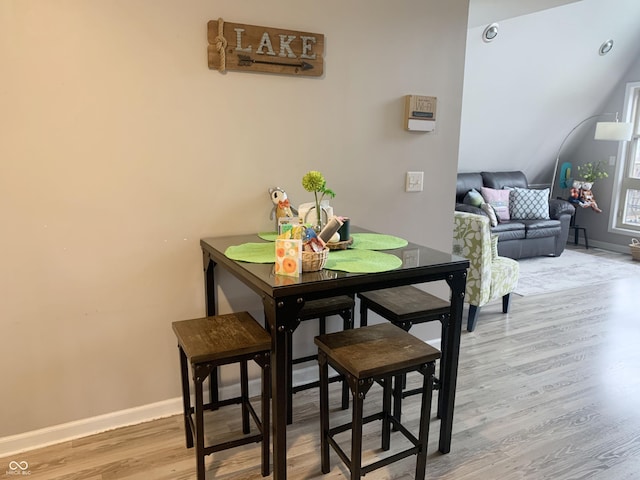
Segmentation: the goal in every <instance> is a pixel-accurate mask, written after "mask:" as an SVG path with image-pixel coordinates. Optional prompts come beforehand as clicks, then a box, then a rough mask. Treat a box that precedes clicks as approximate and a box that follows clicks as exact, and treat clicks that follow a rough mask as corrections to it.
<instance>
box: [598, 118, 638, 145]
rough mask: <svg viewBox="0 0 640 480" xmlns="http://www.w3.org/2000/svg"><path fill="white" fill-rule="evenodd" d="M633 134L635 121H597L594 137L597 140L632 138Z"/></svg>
mask: <svg viewBox="0 0 640 480" xmlns="http://www.w3.org/2000/svg"><path fill="white" fill-rule="evenodd" d="M632 136H633V123H625V122H598V123H596V133H595V135H594V137H593V138H595V139H596V140H617V141H622V140H631V137H632Z"/></svg>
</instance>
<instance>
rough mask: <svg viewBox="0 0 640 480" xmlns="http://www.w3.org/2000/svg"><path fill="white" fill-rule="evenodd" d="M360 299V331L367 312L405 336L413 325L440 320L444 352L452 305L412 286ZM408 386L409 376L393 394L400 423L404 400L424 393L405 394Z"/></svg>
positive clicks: (367, 294) (442, 369)
mask: <svg viewBox="0 0 640 480" xmlns="http://www.w3.org/2000/svg"><path fill="white" fill-rule="evenodd" d="M358 298H359V299H360V326H361V327H363V326H366V325H367V311H368V310H371V311H372V312H375V313H377V314H378V315H380V316H381V317H382V318H384V319H385V320H387V321H389V322H391V323H392V324H394V325H395V326H397V327H400V328H402V329H403V330H404V331H405V332H408V331H409V330H410V329H411V327H412V326H413V325H416V324H418V323H425V322H433V321H436V320H438V321H440V323H441V324H442V326H441V334H440V338H441V345H442V346H443V349H444V346H445V345H446V344H447V330H448V329H447V326H448V324H449V315H450V310H449V309H450V304H449V302H446V301H444V300H442V299H440V298H438V297H435V296H433V295H431V294H429V293H427V292H425V291H424V290H420V289H419V288H416V287H413V286H411V285H407V286H403V287H394V288H385V289H382V290H374V291H371V292H364V293H359V294H358ZM443 352H444V350H443ZM443 356H444V355H443ZM443 363H444V362H443V360H442V359H440V375H441V376H442V372H445V371H446V370H445V365H443ZM405 384H406V376H405V375H402V376H401V377H399V378H398V379H397V381H396V385H395V388H394V393H393V397H394V405H393V414H394V416H395V417H396V419H397V420H398V421H399V420H400V419H401V415H402V399H403V398H406V397H408V396H410V395H417V394H419V393H422V389H421V388H416V389H413V390H405ZM434 388H435V389H436V390H437V389H439V388H440V380H439V379H436V381H435V387H434ZM438 400H439V401H438V416H440V414H441V412H442V407H441V404H440V398H439V399H438Z"/></svg>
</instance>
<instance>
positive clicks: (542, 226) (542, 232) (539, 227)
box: [520, 220, 562, 238]
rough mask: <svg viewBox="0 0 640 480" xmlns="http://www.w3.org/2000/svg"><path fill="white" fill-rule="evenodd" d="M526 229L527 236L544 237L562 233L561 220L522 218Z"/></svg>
mask: <svg viewBox="0 0 640 480" xmlns="http://www.w3.org/2000/svg"><path fill="white" fill-rule="evenodd" d="M520 222H521V223H522V224H524V227H525V229H526V237H527V238H544V237H554V236H556V235H560V231H561V229H562V226H561V224H560V220H520Z"/></svg>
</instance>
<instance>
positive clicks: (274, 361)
mask: <svg viewBox="0 0 640 480" xmlns="http://www.w3.org/2000/svg"><path fill="white" fill-rule="evenodd" d="M262 304H263V306H264V316H265V321H266V322H267V324H268V325H269V328H270V331H271V412H272V430H273V480H284V479H286V478H287V404H288V399H287V375H286V371H287V335H289V332H292V331H293V329H295V326H296V322H297V319H298V317H299V313H300V310H301V309H302V307H303V306H304V299H303V298H296V299H291V298H289V299H277V300H275V299H273V298H271V297H263V299H262Z"/></svg>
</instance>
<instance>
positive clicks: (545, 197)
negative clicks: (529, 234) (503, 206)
mask: <svg viewBox="0 0 640 480" xmlns="http://www.w3.org/2000/svg"><path fill="white" fill-rule="evenodd" d="M509 214H510V215H511V218H517V219H519V220H548V219H549V189H548V188H545V189H544V190H529V189H526V188H514V189H513V190H511V194H510V197H509Z"/></svg>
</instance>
